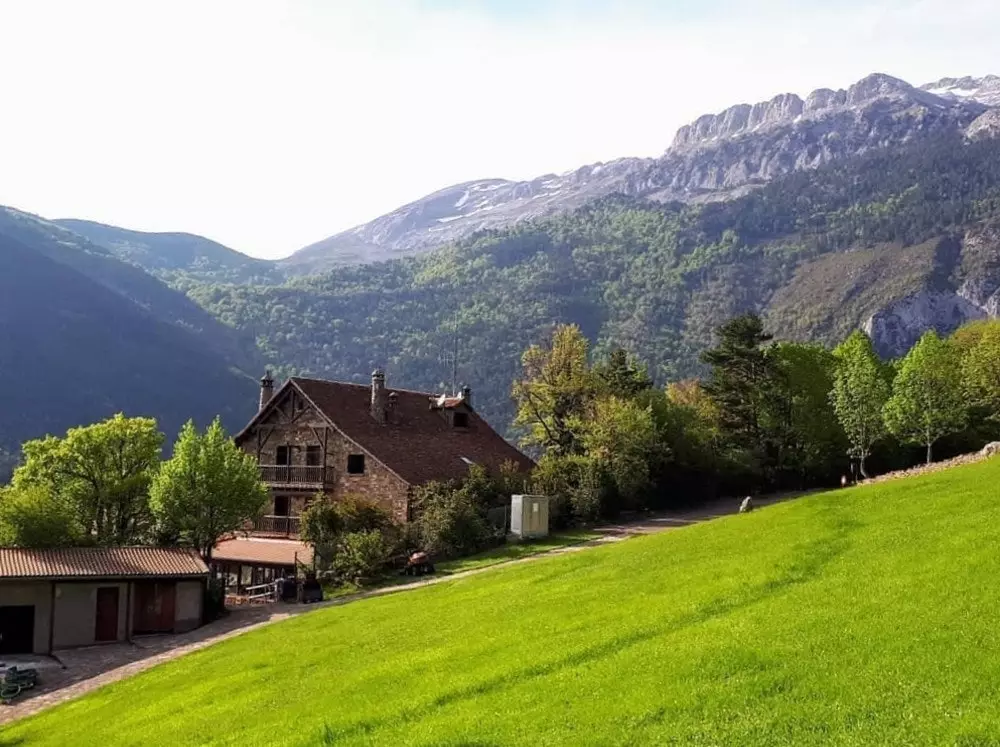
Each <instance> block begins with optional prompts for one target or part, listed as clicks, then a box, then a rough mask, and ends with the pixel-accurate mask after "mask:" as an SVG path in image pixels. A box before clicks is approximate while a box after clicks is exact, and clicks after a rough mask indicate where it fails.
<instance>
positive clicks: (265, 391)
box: [257, 371, 274, 410]
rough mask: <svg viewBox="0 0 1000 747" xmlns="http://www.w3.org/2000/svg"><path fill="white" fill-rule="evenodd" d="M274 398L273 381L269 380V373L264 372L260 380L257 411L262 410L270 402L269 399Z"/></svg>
mask: <svg viewBox="0 0 1000 747" xmlns="http://www.w3.org/2000/svg"><path fill="white" fill-rule="evenodd" d="M273 396H274V379H272V378H271V372H270V371H265V372H264V376H263V377H262V378H261V380H260V406H259V407H258V408H257V409H258V410H263V409H264V405H266V404H267V403H268V402H270V401H271V397H273Z"/></svg>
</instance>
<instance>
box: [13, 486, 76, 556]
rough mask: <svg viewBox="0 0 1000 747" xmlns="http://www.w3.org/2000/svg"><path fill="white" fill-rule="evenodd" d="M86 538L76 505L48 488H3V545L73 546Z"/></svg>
mask: <svg viewBox="0 0 1000 747" xmlns="http://www.w3.org/2000/svg"><path fill="white" fill-rule="evenodd" d="M85 539H86V538H85V536H84V533H83V527H81V526H80V524H79V521H78V516H77V513H76V511H75V508H74V506H73V505H71V504H70V503H68V502H67V501H66V500H65V499H63V498H60V497H59V496H58V495H56V494H54V493H53V492H52V491H51V490H50V489H48V488H47V487H45V486H42V485H32V486H29V487H23V488H6V489H0V546H12V547H69V546H73V545H78V544H81V543H82V542H84V541H85Z"/></svg>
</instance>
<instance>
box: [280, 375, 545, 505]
mask: <svg viewBox="0 0 1000 747" xmlns="http://www.w3.org/2000/svg"><path fill="white" fill-rule="evenodd" d="M290 383H291V384H292V385H294V386H296V387H298V389H299V391H300V392H302V394H303V395H305V397H306V398H307V399H308V400H310V401H311V402H312V403H313V404H314V405H316V407H317V408H319V410H320V411H321V412H322V413H323V415H324V416H325V417H326V418H327V419H328V420H330V422H332V423H333V424H334V425H335V426H337V427H338V428H339V429H340V430H341V431H343V432H344V434H345V435H346V436H347V437H348V438H350V439H351V440H352V441H354V442H356V443H357V444H359V445H360V446H361V447H362V448H364V449H365V450H366V451H367V452H368V453H370V454H371V455H372V456H374V457H375V458H376V459H378V460H379V461H380V462H382V464H384V465H385V466H386V467H388V468H389V469H391V470H392V471H393V472H395V473H396V474H397V475H399V476H400V477H401V478H403V479H404V480H405V481H406V482H408V483H410V484H411V485H419V484H422V483H425V482H429V481H431V480H453V479H462V478H464V477H466V476H467V475H468V474H469V462H473V463H475V464H481V465H482V466H484V467H486V468H487V469H489V470H493V471H496V470H497V469H499V468H500V466H501V465H502V464H503V463H504V462H514V463H515V464H517V465H518V466H519V467H520V469H521V470H523V471H528V470H530V469H532V468H533V467H534V462H532V461H531V460H530V459H529V458H528V457H526V456H525V455H524V454H522V453H521V452H520V451H518V450H517V449H516V448H514V447H513V446H511V445H510V444H509V443H507V441H505V440H504V439H503V437H502V436H500V434H499V433H497V432H496V431H495V430H493V429H492V428H491V427H490V425H489V424H488V423H487V422H486V421H485V420H483V419H482V418H481V417H479V415H477V414H476V412H475V411H474V410H472V409H471V408H469V422H468V426H467V427H462V428H456V427H453V426H452V425H451V423H450V422H449V420H448V418H447V416H445V415H444V414H443V413H442V412H441V411H440V410H435V409H432V407H431V404H432V400H434V402H435V403H436V402H437V400H438V399H439V397H438V396H437V395H433V394H429V393H427V392H413V391H407V390H404V389H392V388H391V387H388V386H387V387H386V393H387V395H388V394H389V393H391V392H395V393H396V397H395V398H394V399H395V403H396V404H395V406H394V407H393V408H392V411H391V413H390V414H389V415H388V422H387V423H386V424H385V425H380V424H379V423H377V422H376V421H375V419H374V418H373V417H372V416H371V410H370V408H371V389H370V388H369V387H367V386H364V385H361V384H345V383H342V382H338V381H323V380H321V379H304V378H297V377H296V378H292V379H290ZM448 400H449V401H450V403H449V404H446V405H445V406H446V407H455V406H457V405H458V404H460V403H461V400H457V399H455V398H448Z"/></svg>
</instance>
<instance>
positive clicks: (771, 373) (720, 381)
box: [702, 314, 778, 467]
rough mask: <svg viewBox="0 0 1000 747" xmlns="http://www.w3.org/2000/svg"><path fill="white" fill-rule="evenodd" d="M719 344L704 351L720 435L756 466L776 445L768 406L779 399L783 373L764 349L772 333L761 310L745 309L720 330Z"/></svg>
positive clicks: (709, 389) (706, 388) (710, 395)
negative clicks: (763, 320)
mask: <svg viewBox="0 0 1000 747" xmlns="http://www.w3.org/2000/svg"><path fill="white" fill-rule="evenodd" d="M716 334H717V336H718V344H717V345H716V347H714V348H712V349H710V350H706V351H705V352H704V353H703V354H702V361H703V362H704V363H707V364H708V365H710V366H711V367H712V372H711V375H710V376H709V379H708V381H707V382H706V383H705V384H704V385H703V388H704V390H705V392H706V393H707V394H708V396H709V397H710V398H711V399H712V401H713V402H714V403H715V407H716V410H717V411H718V415H719V425H720V430H721V435H722V437H723V439H724V441H725V442H726V443H727V445H728V446H729V447H730V448H731V449H734V450H735V451H736V453H737V455H742V456H741V458H740V459H739V460H738V461H742V459H743V458H748V459H749V461H750V463H751V464H756V465H757V467H761V466H765V465H764V460H765V459H766V458H767V455H768V453H769V452H770V451H774V443H773V441H774V434H773V433H772V432H771V431H770V430H769V429H768V408H769V407H771V406H772V405H773V403H774V401H775V390H776V387H777V384H778V380H777V379H778V373H777V369H776V367H775V365H774V361H773V360H772V359H771V358H770V357H769V356H768V355H767V354H766V353H765V351H764V350H763V349H762V347H761V346H762V345H764V343H766V342H768V341H770V339H771V335H769V334H767V333H765V332H764V325H763V323H762V322H761V320H760V317H758V316H757V315H756V314H744V315H743V316H738V317H736V318H735V319H732V320H731V321H729V322H727V323H726V324H724V325H722V326H721V327H719V329H718V330H716Z"/></svg>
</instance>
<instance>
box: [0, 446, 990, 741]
mask: <svg viewBox="0 0 1000 747" xmlns="http://www.w3.org/2000/svg"><path fill="white" fill-rule="evenodd" d="M998 597H1000V459H994V460H992V461H991V462H987V463H984V464H978V465H973V466H969V467H961V468H956V469H953V470H948V471H944V472H940V473H936V474H932V475H928V476H924V477H919V478H915V479H909V480H899V481H894V482H886V483H882V484H877V485H871V486H866V487H860V488H853V489H848V490H841V491H837V492H832V493H826V494H819V495H815V496H810V497H807V498H802V499H800V500H797V501H791V502H787V503H781V504H777V505H774V506H771V507H768V508H766V509H763V510H761V511H757V512H754V513H752V514H748V515H739V516H733V517H728V518H724V519H719V520H717V521H712V522H707V523H704V524H700V525H696V526H691V527H687V528H684V529H679V530H676V531H671V532H667V533H665V534H661V535H656V536H649V537H642V538H637V539H632V540H629V541H627V542H622V543H617V544H614V545H609V546H603V547H598V548H595V549H593V550H587V551H585V552H577V553H568V554H564V555H560V556H557V557H552V558H546V559H540V560H538V561H536V562H532V563H525V564H514V565H511V566H509V567H506V568H498V569H496V570H494V571H492V572H490V573H486V574H482V575H476V576H470V577H468V578H464V579H456V580H455V581H453V582H447V583H443V584H437V585H434V586H430V587H427V588H425V589H420V590H417V591H413V592H408V593H405V594H399V595H392V596H388V597H384V598H380V599H371V600H366V601H361V602H357V603H353V604H350V605H347V606H344V607H339V608H330V609H326V610H321V611H317V612H315V613H311V614H308V615H303V616H300V617H296V618H294V619H292V620H289V621H287V622H283V623H280V624H276V625H274V626H271V627H269V628H265V629H262V630H260V631H257V632H253V633H249V634H247V635H244V636H241V637H239V638H235V639H232V640H230V641H227V642H225V643H222V644H219V645H217V646H214V647H212V648H210V649H207V650H204V651H201V652H198V653H195V654H192V655H190V656H187V657H184V658H182V659H179V660H177V661H174V662H171V663H169V664H166V665H163V666H159V667H156V668H154V669H152V670H150V671H148V672H146V673H144V674H142V675H139V676H137V677H135V678H133V679H131V680H126V681H123V682H121V683H118V684H116V685H112V686H110V687H107V688H104V689H102V690H99V691H97V692H95V693H92V694H91V695H89V696H87V697H85V698H83V699H80V700H78V701H74V702H70V703H67V704H65V705H63V706H61V707H57V708H55V709H53V710H50V711H48V712H45V713H42V714H40V715H39V716H37V717H34V718H31V719H28V720H26V721H23V722H19V723H16V724H14V725H12V726H11V727H9V728H8V729H7V731H6V732H4V733H3V734H2V735H0V743H4V744H8V745H10V744H26V745H36V744H37V745H66V744H73V745H87V744H95V745H119V744H136V745H139V744H143V745H154V744H155V745H161V744H162V745H190V744H240V745H263V744H291V745H311V744H390V745H537V744H568V745H578V744H588V745H589V744H595V745H612V744H630V745H631V744H636V745H647V744H648V745H662V744H684V745H688V744H693V745H720V744H725V745H741V746H746V745H785V744H789V745H828V744H845V745H847V744H849V745H895V744H900V745H902V744H906V745H919V744H934V745H937V744H949V745H962V746H964V747H971V746H972V745H987V744H997V743H998V741H1000V626H998V625H997V623H996V612H997V609H998V606H1000V605H998V602H1000V599H998Z"/></svg>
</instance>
